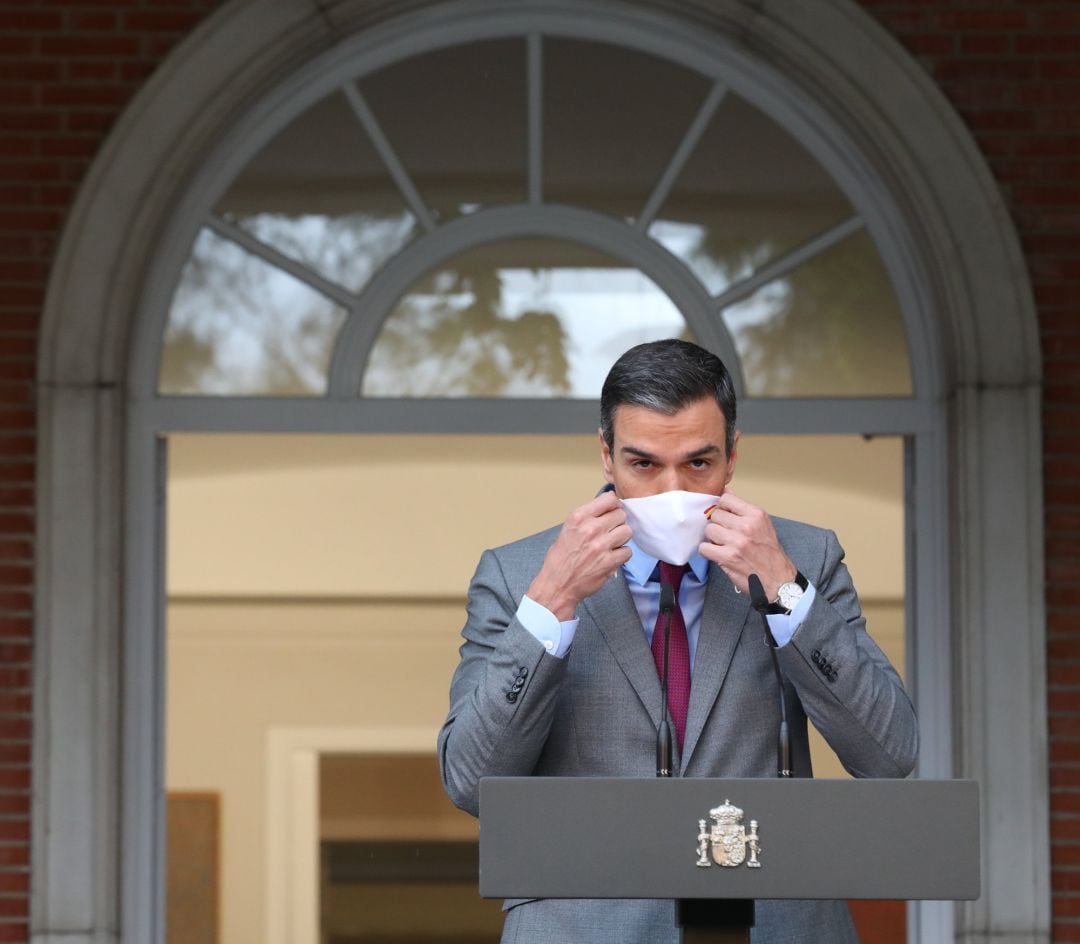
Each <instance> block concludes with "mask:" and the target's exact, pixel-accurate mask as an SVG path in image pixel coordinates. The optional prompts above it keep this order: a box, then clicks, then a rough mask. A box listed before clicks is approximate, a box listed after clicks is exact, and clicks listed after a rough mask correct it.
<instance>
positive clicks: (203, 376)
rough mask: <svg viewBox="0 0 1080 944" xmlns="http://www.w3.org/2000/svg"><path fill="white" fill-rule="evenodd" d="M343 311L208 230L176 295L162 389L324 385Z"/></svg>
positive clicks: (235, 390) (274, 390)
mask: <svg viewBox="0 0 1080 944" xmlns="http://www.w3.org/2000/svg"><path fill="white" fill-rule="evenodd" d="M344 320H345V311H344V309H342V308H340V307H339V306H337V305H335V304H334V303H333V302H331V301H329V300H328V299H326V298H325V297H324V296H322V295H320V294H319V293H318V292H315V291H314V290H312V289H311V288H309V287H308V286H306V285H304V284H303V283H302V282H300V281H299V280H297V279H294V278H293V277H292V276H290V275H288V274H286V273H285V272H282V271H281V270H280V269H278V268H275V267H274V266H271V265H268V264H267V263H265V262H263V261H262V260H261V259H259V258H257V257H256V256H253V255H251V254H250V253H248V252H245V251H244V250H243V249H241V248H240V247H239V246H237V245H236V244H235V243H232V242H230V241H228V240H225V239H221V238H220V237H218V236H217V235H215V234H214V233H213V232H211V231H210V230H206V229H204V230H203V231H202V232H201V233H200V234H199V237H198V239H197V240H196V241H195V247H194V249H193V250H192V253H191V257H190V258H189V259H188V262H187V265H185V266H184V271H183V274H182V276H181V278H180V284H179V285H178V286H177V289H176V294H175V295H174V296H173V302H172V307H171V309H170V311H169V321H168V324H167V326H166V328H165V345H164V351H163V353H162V360H161V374H160V376H159V378H158V389H159V391H160V392H161V393H164V394H213V395H218V396H227V395H272V396H304V395H314V394H322V393H325V392H326V380H327V373H328V370H329V366H330V352H331V349H332V346H333V342H334V338H335V337H336V336H337V333H338V330H339V329H340V328H341V325H342V323H343V322H344Z"/></svg>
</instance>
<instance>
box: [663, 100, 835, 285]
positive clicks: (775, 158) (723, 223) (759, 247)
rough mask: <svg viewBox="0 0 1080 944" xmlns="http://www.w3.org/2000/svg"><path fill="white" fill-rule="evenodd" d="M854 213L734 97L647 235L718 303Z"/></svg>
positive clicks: (795, 147)
mask: <svg viewBox="0 0 1080 944" xmlns="http://www.w3.org/2000/svg"><path fill="white" fill-rule="evenodd" d="M853 213H854V211H853V210H852V207H851V205H850V203H849V202H848V200H847V198H846V197H845V196H844V194H843V193H842V192H841V191H840V189H839V188H838V187H837V186H836V184H835V183H834V182H833V180H832V178H831V177H829V175H828V174H826V173H825V171H824V170H823V169H822V167H821V165H820V164H818V162H817V161H816V160H815V159H814V158H813V157H812V156H811V155H810V154H809V152H807V151H806V150H805V149H804V148H803V147H802V146H801V145H800V144H799V143H798V142H797V141H796V140H795V138H793V137H792V136H791V135H789V134H788V133H787V132H786V131H784V130H783V129H782V128H781V127H780V126H779V125H777V124H776V123H775V122H773V121H772V120H771V119H770V118H768V117H766V116H765V115H764V114H762V113H761V112H760V111H758V110H757V109H756V108H753V107H751V106H750V105H748V104H747V103H746V102H745V101H743V100H742V99H740V98H739V97H738V96H736V95H735V94H733V93H730V92H729V93H728V95H727V96H726V97H725V98H724V100H723V101H722V102H721V103H720V107H719V108H718V109H717V110H716V113H715V114H714V115H713V118H712V121H711V122H710V123H709V125H708V127H707V129H706V131H705V133H704V135H703V136H702V138H701V140H700V141H699V142H698V144H697V147H696V148H695V150H694V153H693V154H692V155H691V156H690V159H689V160H688V161H687V163H686V166H685V167H684V168H683V170H682V173H681V174H680V175H679V177H678V179H677V180H676V182H675V186H674V187H673V188H672V190H671V193H670V194H669V195H668V198H667V200H666V201H665V203H664V205H663V206H662V207H661V209H660V213H659V215H658V216H657V219H656V220H655V221H654V222H653V223H652V225H651V226H650V227H649V231H648V232H649V235H650V236H652V237H653V238H654V239H655V240H657V242H659V243H661V244H662V245H663V246H664V247H665V248H667V249H668V250H669V251H670V252H672V253H673V254H674V255H676V256H678V257H679V258H680V259H682V260H683V261H684V262H685V263H686V264H687V265H688V266H689V267H690V268H691V269H692V270H693V272H694V274H695V275H697V276H698V278H700V279H701V281H702V282H703V283H704V284H705V287H706V288H707V289H708V290H709V292H710V293H711V294H713V295H719V294H720V293H721V292H722V291H724V289H726V288H727V287H728V286H729V285H731V283H732V282H734V281H736V280H738V279H740V278H744V277H746V276H747V275H750V274H752V273H753V272H754V271H755V270H756V269H759V268H761V266H763V265H764V264H766V263H767V262H770V261H771V260H773V259H775V258H777V257H778V256H780V255H783V254H784V253H785V252H787V251H789V250H791V249H793V248H795V247H796V246H798V245H800V244H802V243H804V242H806V241H807V240H809V239H810V238H811V237H813V236H816V235H817V234H818V233H821V232H823V231H825V230H827V229H829V228H831V227H832V226H834V225H836V224H837V223H840V222H842V221H843V220H846V219H847V218H848V217H850V216H852V215H853Z"/></svg>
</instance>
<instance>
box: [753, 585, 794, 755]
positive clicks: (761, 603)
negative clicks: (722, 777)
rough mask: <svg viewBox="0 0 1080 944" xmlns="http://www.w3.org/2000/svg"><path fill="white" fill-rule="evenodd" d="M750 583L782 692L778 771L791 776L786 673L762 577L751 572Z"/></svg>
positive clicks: (777, 682)
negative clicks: (785, 684) (785, 697)
mask: <svg viewBox="0 0 1080 944" xmlns="http://www.w3.org/2000/svg"><path fill="white" fill-rule="evenodd" d="M747 582H748V583H749V584H750V604H751V605H752V606H753V607H754V609H755V610H757V611H758V614H759V615H760V616H761V623H762V625H763V626H764V627H765V642H766V644H767V645H768V647H769V655H771V656H772V664H773V672H775V673H776V685H777V688H778V689H779V692H780V734H779V738H778V740H777V748H776V749H777V758H778V760H777V773H776V775H777V776H778V777H790V776H791V737H790V735H789V734H788V720H787V704H786V703H785V701H784V675H783V673H782V672H781V671H780V660H779V659H778V658H777V657H776V648H777V646H776V637H775V636H773V634H772V627H771V626H770V625H769V617H768V612H767V611H768V609H769V599H768V597H766V596H765V588H764V587H763V586H762V585H761V579H760V578H759V577H758V575H757V574H751V575H750V577H749V578H748V581H747Z"/></svg>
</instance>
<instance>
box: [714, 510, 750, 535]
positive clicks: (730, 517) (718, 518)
mask: <svg viewBox="0 0 1080 944" xmlns="http://www.w3.org/2000/svg"><path fill="white" fill-rule="evenodd" d="M744 524H745V522H744V520H743V518H741V517H740V516H739V515H735V514H732V513H731V512H730V511H726V510H724V509H723V508H717V509H716V510H715V511H714V512H713V513H712V516H711V517H710V518H709V523H708V524H707V525H705V533H706V534H708V533H709V529H710V528H719V529H722V530H724V531H739V530H741V529H742V527H743V526H744Z"/></svg>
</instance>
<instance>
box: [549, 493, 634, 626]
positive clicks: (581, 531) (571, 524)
mask: <svg viewBox="0 0 1080 944" xmlns="http://www.w3.org/2000/svg"><path fill="white" fill-rule="evenodd" d="M631 536H632V532H631V530H630V526H629V525H628V524H627V523H626V512H625V511H623V508H622V504H621V503H620V502H619V499H618V498H617V497H616V496H615V493H614V492H604V493H603V494H602V495H598V496H597V497H596V498H594V499H593V500H592V501H591V502H589V503H588V504H586V505H582V506H581V507H580V508H577V509H575V510H574V511H573V512H571V513H570V517H569V518H567V519H566V522H565V523H564V524H563V526H562V531H560V532H559V536H558V537H557V538H556V539H555V543H554V544H552V545H551V547H550V549H549V550H548V552H547V557H545V558H544V565H543V567H541V568H540V573H538V574H537V575H536V578H535V579H534V580H533V582H532V584H531V585H530V586H529V590H528V595H529V597H530V598H531V599H532V600H535V601H536V602H537V603H539V604H540V605H541V606H544V607H547V608H548V609H549V610H550V611H551V612H552V613H554V614H555V616H556V618H557V619H558V620H559V621H560V622H565V621H566V620H570V619H573V618H574V613H575V612H576V611H577V607H578V604H579V603H580V602H581V601H582V600H584V599H585V598H586V597H589V596H592V595H593V594H594V593H596V591H597V590H599V589H600V588H601V587H602V586H603V584H604V581H605V580H607V579H608V578H609V577H610V576H611V575H612V574H613V573H615V572H616V571H617V570H618V569H619V568H620V567H622V565H623V564H625V563H626V562H627V561H628V560H630V548H628V547H627V546H626V542H627V541H629V540H630V538H631Z"/></svg>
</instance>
